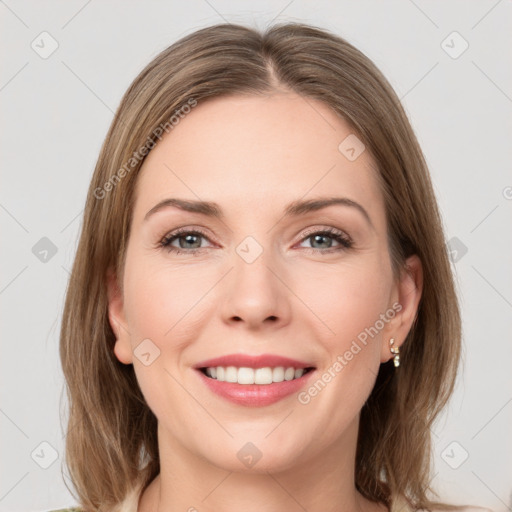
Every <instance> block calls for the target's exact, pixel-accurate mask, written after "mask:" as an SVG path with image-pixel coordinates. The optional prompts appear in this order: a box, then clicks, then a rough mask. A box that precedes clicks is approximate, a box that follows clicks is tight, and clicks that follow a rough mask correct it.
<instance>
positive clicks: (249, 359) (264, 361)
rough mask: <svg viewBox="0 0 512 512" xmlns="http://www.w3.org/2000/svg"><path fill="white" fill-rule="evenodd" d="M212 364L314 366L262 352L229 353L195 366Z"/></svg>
mask: <svg viewBox="0 0 512 512" xmlns="http://www.w3.org/2000/svg"><path fill="white" fill-rule="evenodd" d="M212 366H236V367H237V368H241V367H244V368H265V367H267V366H270V367H271V368H275V367H276V366H284V367H285V368H289V367H290V366H293V368H312V367H313V365H312V364H311V363H305V362H303V361H297V360H296V359H290V358H289V357H281V356H277V355H273V354H261V355H259V356H249V355H246V354H228V355H225V356H221V357H215V358H214V359H208V360H206V361H201V362H200V363H197V364H195V365H194V368H209V367H212ZM290 382H292V381H290Z"/></svg>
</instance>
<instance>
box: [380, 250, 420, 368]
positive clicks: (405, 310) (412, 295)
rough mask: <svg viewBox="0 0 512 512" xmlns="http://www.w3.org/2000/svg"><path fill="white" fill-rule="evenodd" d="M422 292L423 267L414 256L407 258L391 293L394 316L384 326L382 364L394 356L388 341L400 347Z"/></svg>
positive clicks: (412, 320)
mask: <svg viewBox="0 0 512 512" xmlns="http://www.w3.org/2000/svg"><path fill="white" fill-rule="evenodd" d="M422 291H423V266H422V264H421V260H420V258H419V257H418V256H417V255H416V254H414V255H412V256H410V257H409V258H407V260H406V262H405V268H404V269H402V271H401V273H400V279H399V281H398V283H396V286H395V290H394V291H393V293H392V296H393V302H392V304H394V307H393V308H392V309H393V310H395V311H397V313H396V315H395V316H394V317H393V319H392V320H390V321H389V322H388V323H387V324H386V329H385V330H384V336H383V339H382V349H381V357H380V360H381V362H382V363H385V362H386V361H389V360H390V359H391V358H392V357H394V354H392V353H391V351H390V345H389V340H390V338H394V339H395V342H394V346H395V347H400V346H401V345H402V343H403V342H404V341H405V338H406V337H407V334H408V333H409V331H410V330H411V327H412V325H413V323H414V320H415V318H416V314H417V312H418V305H419V303H420V299H421V294H422Z"/></svg>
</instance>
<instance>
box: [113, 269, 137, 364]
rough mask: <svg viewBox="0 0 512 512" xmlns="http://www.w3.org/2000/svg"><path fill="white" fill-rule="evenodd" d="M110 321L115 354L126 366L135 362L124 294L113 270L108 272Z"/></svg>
mask: <svg viewBox="0 0 512 512" xmlns="http://www.w3.org/2000/svg"><path fill="white" fill-rule="evenodd" d="M107 297H108V319H109V323H110V327H111V328H112V331H113V332H114V335H115V337H116V343H115V345H114V354H115V355H116V357H117V359H118V360H119V361H121V363H124V364H131V363H132V362H133V356H132V349H131V341H130V336H129V332H128V330H127V328H126V322H125V315H124V301H123V294H122V292H121V289H120V287H119V282H118V279H117V276H116V274H115V272H114V271H113V270H112V269H109V270H108V271H107Z"/></svg>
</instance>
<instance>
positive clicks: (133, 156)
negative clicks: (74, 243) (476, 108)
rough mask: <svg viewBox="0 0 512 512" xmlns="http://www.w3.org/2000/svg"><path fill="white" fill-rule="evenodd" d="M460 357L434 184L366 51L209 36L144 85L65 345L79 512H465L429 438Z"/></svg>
mask: <svg viewBox="0 0 512 512" xmlns="http://www.w3.org/2000/svg"><path fill="white" fill-rule="evenodd" d="M460 338H461V326H460V315H459V309H458V304H457V297H456V294H455V291H454V283H453V278H452V274H451V268H450V264H449V260H448V257H447V252H446V250H445V239H444V234H443V230H442V223H441V219H440V215H439V212H438V207H437V204H436V200H435V196H434V193H433V190H432V185H431V182H430V177H429V174H428V170H427V166H426V164H425V161H424V158H423V156H422V153H421V150H420V148H419V145H418V142H417V140H416V138H415V136H414V133H413V130H412V128H411V126H410V124H409V121H408V120H407V117H406V115H405V113H404V111H403V109H402V107H401V105H400V102H399V100H398V98H397V96H396V94H395V93H394V91H393V90H392V88H391V87H390V85H389V84H388V82H387V81H386V79H385V78H384V77H383V75H382V74H381V73H380V72H379V70H378V69H377V68H376V67H375V65H374V64H373V63H372V62H371V61H370V60H369V59H368V58H367V57H365V56H364V55H363V54H362V53H361V52H359V51H358V50H357V49H355V48H354V47H353V46H351V45H350V44H349V43H348V42H346V41H345V40H343V39H342V38H340V37H338V36H335V35H333V34H330V33H328V32H326V31H324V30H321V29H318V28H315V27H311V26H306V25H303V24H283V25H279V26H274V27H271V28H269V29H268V30H267V31H266V32H265V33H264V34H260V33H259V32H257V31H256V30H253V29H251V28H247V27H244V26H240V25H232V24H222V25H217V26H212V27H208V28H205V29H202V30H198V31H196V32H194V33H193V34H191V35H188V36H186V37H184V38H182V39H181V40H180V41H178V42H177V43H175V44H173V45H172V46H170V47H169V48H167V49H166V50H165V51H163V52H162V53H161V54H159V55H158V56H157V57H156V58H155V59H154V60H153V61H152V62H151V63H150V64H149V65H148V66H147V67H146V68H145V69H144V70H143V71H142V72H141V73H140V75H139V76H138V77H137V78H136V79H135V81H134V82H133V84H132V85H131V86H130V88H129V89H128V91H127V92H126V94H125V96H124V98H123V100H122V102H121V105H120V107H119V109H118V111H117V113H116V116H115V119H114V121H113V123H112V126H111V127H110V130H109V133H108V135H107V138H106V141H105V143H104V145H103V148H102V150H101V153H100V156H99V160H98V163H97V166H96V169H95V173H94V176H93V178H92V182H91V185H90V189H89V194H88V197H87V204H86V209H85V214H84V222H83V228H82V233H81V238H80V243H79V247H78V250H77V255H76V259H75V262H74V266H73V270H72V274H71V278H70V283H69V288H68V291H67V297H66V304H65V310H64V316H63V323H62V331H61V360H62V365H63V370H64V374H65V377H66V382H67V391H68V398H69V403H70V417H69V425H68V433H67V437H66V456H67V457H66V460H67V464H68V466H69V471H70V476H71V480H72V483H73V485H74V487H75V489H76V495H77V498H78V500H79V502H80V504H81V506H82V508H83V510H87V511H112V510H119V511H123V512H125V511H126V512H127V511H132V512H135V511H138V512H149V511H153V510H190V511H193V510H198V511H206V510H208V511H209V510H211V511H216V512H221V511H228V510H235V509H236V510H244V511H253V510H254V511H256V510H257V511H267V510H268V511H270V510H272V511H274V510H287V511H295V510H308V511H317V510H322V511H326V510H333V511H334V510H361V511H368V512H370V511H372V512H373V511H375V512H377V511H386V510H392V511H396V512H398V511H402V510H403V511H406V510H413V509H433V508H439V509H441V508H445V509H449V508H454V507H453V506H450V505H447V504H443V503H442V502H439V501H436V500H435V499H434V498H433V493H432V491H433V490H432V489H430V486H429V481H430V476H431V475H430V463H431V461H430V447H431V436H430V427H431V426H432V424H433V422H434V420H435V418H436V417H437V416H438V414H439V412H440V410H441V409H442V408H443V406H444V405H445V404H446V402H447V400H448V398H449V396H450V394H451V392H452V390H453V387H454V381H455V377H456V371H457V365H458V360H459V355H460Z"/></svg>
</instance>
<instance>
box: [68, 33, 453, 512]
mask: <svg viewBox="0 0 512 512" xmlns="http://www.w3.org/2000/svg"><path fill="white" fill-rule="evenodd" d="M276 89H279V90H283V89H284V90H289V91H293V92H295V93H297V94H300V95H302V96H303V97H304V98H311V99H315V100H320V101H322V102H324V103H325V104H326V105H328V106H329V107H330V108H331V109H332V110H333V111H334V112H336V113H337V114H338V115H339V116H341V117H342V118H343V119H344V120H345V121H346V122H347V123H348V124H349V125H350V126H351V128H352V129H353V131H354V133H356V134H357V136H358V137H359V138H360V139H361V140H362V141H363V143H364V144H365V146H366V149H367V150H368V151H370V154H371V155H372V157H373V159H374V161H375V162H376V165H377V171H378V172H377V179H378V180H379V183H380V189H381V191H382V194H383V197H384V200H385V208H386V222H387V229H388V245H389V251H390V255H391V260H392V268H393V273H394V275H395V276H398V275H399V272H400V271H401V270H403V269H404V268H405V260H406V258H407V257H408V256H410V255H412V254H417V255H418V257H419V258H420V260H421V263H422V266H423V275H424V285H423V293H422V297H421V300H420V303H419V307H418V311H417V315H416V318H415V321H414V324H413V326H412V328H411V330H410V332H409V334H408V336H407V339H406V340H405V342H404V343H403V345H402V348H401V354H400V357H401V362H402V364H401V366H400V369H399V371H394V367H393V365H392V363H391V362H388V363H384V364H381V366H380V371H379V374H378V377H377V380H376V383H375V386H374V388H373V390H372V392H371V394H370V396H369V398H368V400H367V402H366V403H365V404H364V406H363V408H362V410H361V416H360V427H359V437H358V444H357V453H356V464H355V483H356V487H357V489H358V490H359V492H361V493H362V494H363V495H364V496H365V497H366V498H368V499H370V500H373V501H375V502H380V503H384V504H386V505H387V506H391V504H392V503H393V502H394V500H395V499H397V497H398V496H401V497H404V498H405V499H407V500H408V501H409V503H410V504H411V505H412V506H414V507H417V508H423V509H431V508H433V507H435V506H440V505H443V506H445V507H447V508H450V505H446V504H442V503H441V502H438V501H433V500H432V494H434V495H435V492H434V491H433V489H431V487H430V476H431V474H430V473H431V462H432V461H431V449H432V444H431V431H430V428H431V427H432V425H433V422H434V420H435V419H436V417H437V416H438V414H439V412H440V411H441V409H442V408H443V407H444V405H445V404H446V402H447V400H448V398H449V396H450V395H451V393H452V391H453V388H454V384H455V379H456V375H457V369H458V363H459V358H460V351H461V320H460V311H459V304H458V298H457V295H456V290H455V282H454V278H453V274H452V269H451V266H450V261H449V258H448V252H447V250H446V247H445V243H446V242H445V237H444V232H443V226H442V219H441V216H440V213H439V210H438V206H437V203H436V198H435V195H434V191H433V187H432V184H431V180H430V176H429V171H428V168H427V165H426V162H425V159H424V156H423V154H422V151H421V149H420V146H419V144H418V141H417V139H416V136H415V134H414V132H413V129H412V127H411V125H410V123H409V120H408V118H407V115H406V113H405V112H404V109H403V107H402V105H401V103H400V100H399V98H398V97H397V95H396V93H395V92H394V91H393V89H392V87H391V85H390V84H389V83H388V81H387V80H386V78H385V77H384V76H383V74H382V73H381V72H380V71H379V70H378V69H377V67H376V66H375V65H374V63H373V62H372V61H371V60H370V59H369V58H368V57H366V56H365V55H364V54H363V53H362V52H360V51H359V50H357V49H356V48H354V46H352V45H351V44H350V43H348V42H347V41H346V40H344V39H343V38H341V37H339V36H337V35H335V34H332V33H329V32H328V31H326V30H323V29H320V28H317V27H313V26H310V25H306V24H302V23H284V24H279V25H274V26H272V27H269V28H267V30H266V31H265V32H260V31H258V30H256V29H253V28H249V27H246V26H242V25H236V24H219V25H215V26H210V27H207V28H203V29H200V30H197V31H195V32H193V33H191V34H189V35H187V36H185V37H183V38H182V39H180V40H179V41H177V42H176V43H174V44H172V45H171V46H169V47H168V48H166V49H165V50H163V51H162V52H161V53H159V54H158V55H157V56H156V57H155V58H154V59H153V60H152V61H151V62H150V63H149V64H148V65H147V66H146V67H145V68H144V69H143V70H142V71H141V72H140V74H139V75H138V76H137V77H136V78H135V80H134V81H133V83H132V84H131V85H130V87H129V88H128V90H127V91H126V93H125V94H124V96H123V98H122V100H121V103H120V105H119V107H118V109H117V112H116V114H115V117H114V119H113V121H112V123H111V126H110V128H109V130H108V133H107V136H106V139H105V141H104V144H103V146H102V148H101V151H100V154H99V158H98V160H97V164H96V167H95V170H94V174H93V176H92V180H91V183H90V188H89V191H88V195H87V199H86V206H85V211H84V217H83V224H82V230H81V234H80V240H79V244H78V248H77V252H76V256H75V260H74V264H73V268H72V272H71V276H70V279H69V284H68V288H67V292H66V300H65V305H64V311H63V319H62V326H61V334H60V358H61V363H62V367H63V372H64V376H65V380H66V392H67V398H68V403H69V404H68V406H69V417H68V424H67V429H66V431H67V436H66V446H65V448H66V464H67V466H68V468H69V475H70V478H71V481H72V483H73V486H74V487H75V489H76V493H75V492H74V491H73V490H71V492H72V493H73V494H74V495H75V496H77V497H78V500H79V502H80V504H81V506H82V507H83V509H84V510H86V511H88V512H89V511H91V512H92V511H98V512H103V511H107V510H111V509H112V508H113V507H115V506H116V505H118V504H119V503H121V502H122V501H123V499H124V498H125V497H126V496H127V495H128V494H129V493H130V492H131V491H132V490H133V489H134V488H135V487H136V486H141V488H142V489H145V488H146V487H147V486H148V485H149V483H150V482H151V481H152V480H153V479H154V478H155V476H157V474H158V473H159V471H160V463H159V452H158V443H157V419H156V417H155V415H154V414H153V412H152V411H151V410H150V408H149V407H148V405H147V403H146V401H145V399H144V396H143V394H142V392H141V390H140V388H139V385H138V383H137V379H136V376H135V372H134V370H133V366H131V365H124V364H122V363H120V362H119V361H118V360H117V358H116V357H115V355H114V351H113V348H114V343H115V336H114V332H113V331H112V328H111V326H110V323H109V319H108V302H107V287H106V279H107V274H108V272H109V270H113V271H114V272H115V275H116V276H117V277H118V280H119V284H120V286H121V287H122V282H123V279H122V275H123V268H124V261H125V254H126V247H127V241H128V236H129V232H130V224H131V217H132V210H133V201H134V186H135V183H136V179H137V174H138V172H139V169H140V167H141V165H142V162H143V160H144V157H141V155H140V151H139V150H140V148H143V147H146V148H148V150H150V148H151V147H153V146H154V145H155V144H156V143H158V140H159V136H158V134H159V127H162V126H164V125H166V123H167V124H168V123H169V119H171V118H172V117H173V116H177V115H178V114H177V113H178V112H179V111H180V109H182V108H184V105H187V104H190V102H191V101H196V102H197V103H199V104H201V102H204V101H206V100H207V99H208V98H214V97H220V96H229V95H234V94H257V95H259V94H268V93H272V92H273V91H275V90H276ZM160 131H161V130H160ZM138 151H139V152H138ZM137 152H138V153H137ZM135 155H138V158H136V157H135ZM127 163H129V164H128V165H127Z"/></svg>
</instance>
